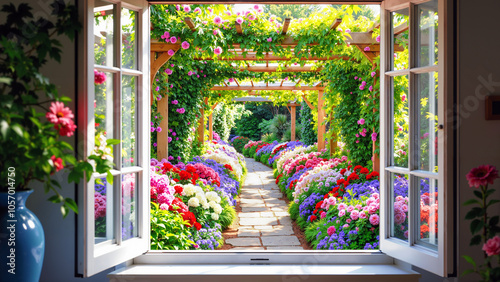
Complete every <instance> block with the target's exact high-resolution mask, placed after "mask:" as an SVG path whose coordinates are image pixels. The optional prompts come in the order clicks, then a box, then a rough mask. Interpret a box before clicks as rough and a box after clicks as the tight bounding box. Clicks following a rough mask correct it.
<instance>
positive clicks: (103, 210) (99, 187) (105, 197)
mask: <svg viewBox="0 0 500 282" xmlns="http://www.w3.org/2000/svg"><path fill="white" fill-rule="evenodd" d="M108 207H109V208H108ZM112 207H113V185H112V184H109V183H108V182H107V181H106V178H105V177H103V178H100V179H96V180H95V183H94V220H95V221H94V222H95V243H96V244H97V243H100V242H104V241H107V240H113V241H114V234H113V208H112Z"/></svg>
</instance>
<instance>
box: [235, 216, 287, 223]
mask: <svg viewBox="0 0 500 282" xmlns="http://www.w3.org/2000/svg"><path fill="white" fill-rule="evenodd" d="M277 224H278V220H277V219H276V217H260V218H252V217H242V218H240V225H277Z"/></svg>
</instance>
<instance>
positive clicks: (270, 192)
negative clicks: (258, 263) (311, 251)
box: [226, 158, 303, 250]
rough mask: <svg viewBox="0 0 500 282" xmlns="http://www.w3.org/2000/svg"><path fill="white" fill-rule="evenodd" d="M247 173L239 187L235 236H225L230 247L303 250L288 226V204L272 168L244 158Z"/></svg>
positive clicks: (289, 224) (289, 223) (289, 221)
mask: <svg viewBox="0 0 500 282" xmlns="http://www.w3.org/2000/svg"><path fill="white" fill-rule="evenodd" d="M246 164H247V168H248V175H247V179H246V181H245V184H244V185H243V188H241V194H240V206H241V209H242V211H241V212H239V213H238V217H239V218H238V219H239V227H238V237H237V238H231V239H227V240H226V244H229V245H232V246H234V248H232V249H231V250H299V249H300V250H303V248H302V247H301V246H300V242H299V239H298V238H297V236H295V234H294V232H293V230H292V220H291V219H290V215H289V214H288V211H287V210H288V206H287V204H286V202H285V201H284V200H280V198H282V197H283V195H282V193H281V192H280V190H279V188H278V185H276V184H275V179H274V177H273V171H272V169H270V168H268V167H266V166H265V165H263V164H261V163H259V162H256V161H255V160H254V159H251V158H246Z"/></svg>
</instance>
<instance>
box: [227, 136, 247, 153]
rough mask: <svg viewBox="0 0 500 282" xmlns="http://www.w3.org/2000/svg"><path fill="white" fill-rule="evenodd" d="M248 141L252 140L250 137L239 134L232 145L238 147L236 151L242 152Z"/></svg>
mask: <svg viewBox="0 0 500 282" xmlns="http://www.w3.org/2000/svg"><path fill="white" fill-rule="evenodd" d="M248 141H250V139H249V138H248V137H243V136H239V137H236V139H234V140H233V142H232V143H231V146H233V147H234V148H235V149H236V151H238V152H240V153H242V152H243V147H244V146H245V145H246V144H247V143H248Z"/></svg>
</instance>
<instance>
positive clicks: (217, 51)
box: [214, 47, 222, 55]
mask: <svg viewBox="0 0 500 282" xmlns="http://www.w3.org/2000/svg"><path fill="white" fill-rule="evenodd" d="M214 53H215V54H216V55H220V54H221V53H222V48H221V47H217V48H215V49H214Z"/></svg>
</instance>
